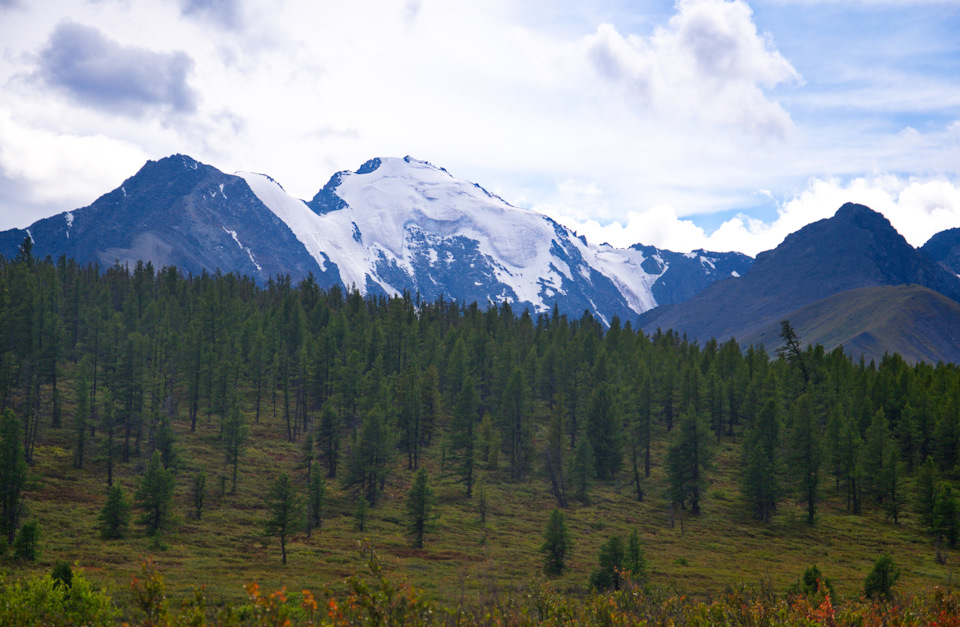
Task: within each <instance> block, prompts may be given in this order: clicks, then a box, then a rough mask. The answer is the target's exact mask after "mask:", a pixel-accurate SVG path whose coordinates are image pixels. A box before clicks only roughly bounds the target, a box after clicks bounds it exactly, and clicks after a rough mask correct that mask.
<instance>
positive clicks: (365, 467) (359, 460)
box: [344, 407, 393, 506]
mask: <svg viewBox="0 0 960 627" xmlns="http://www.w3.org/2000/svg"><path fill="white" fill-rule="evenodd" d="M392 456H393V439H392V437H391V433H390V430H389V428H388V426H387V424H386V421H385V419H384V415H383V410H382V409H380V408H379V407H374V408H373V409H371V410H370V411H369V412H367V413H366V415H365V416H364V418H363V424H362V425H361V427H360V432H359V433H358V434H357V436H356V437H355V438H354V441H353V444H352V445H351V447H350V461H349V463H348V465H347V472H346V476H345V477H344V483H345V484H346V485H347V486H348V487H353V488H357V489H358V490H359V491H360V493H361V494H363V495H364V496H365V497H366V499H367V502H368V503H369V504H370V505H371V506H376V504H377V501H378V500H379V497H380V493H381V492H382V491H383V486H384V484H385V482H386V479H387V475H388V474H389V472H390V461H391V459H392Z"/></svg>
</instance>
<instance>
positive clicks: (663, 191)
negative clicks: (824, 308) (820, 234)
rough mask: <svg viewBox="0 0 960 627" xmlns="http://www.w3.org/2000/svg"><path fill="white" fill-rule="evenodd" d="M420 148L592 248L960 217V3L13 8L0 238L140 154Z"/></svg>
mask: <svg viewBox="0 0 960 627" xmlns="http://www.w3.org/2000/svg"><path fill="white" fill-rule="evenodd" d="M176 153H181V154H188V155H190V156H191V157H193V158H195V159H197V160H199V161H202V162H204V163H208V164H210V165H213V166H214V167H217V168H218V169H220V170H222V171H224V172H228V173H232V172H235V171H253V172H262V173H266V174H269V175H270V176H271V177H273V178H274V179H276V180H277V181H278V182H279V183H280V184H281V185H283V186H284V188H285V189H286V190H287V192H289V193H290V194H292V195H294V196H296V197H299V198H305V199H309V198H312V197H313V195H314V194H315V193H316V192H317V190H318V189H320V188H321V187H322V186H323V184H324V183H326V181H327V180H328V179H329V178H330V176H331V175H332V174H333V173H335V172H337V171H340V170H356V169H357V168H358V167H359V166H360V165H361V164H362V163H363V162H365V161H367V160H368V159H371V158H373V157H386V156H396V157H400V156H405V155H411V156H413V157H415V158H417V159H423V160H426V161H430V162H431V163H433V164H435V165H438V166H442V167H444V168H446V169H447V170H448V171H449V172H450V173H451V174H452V175H453V176H456V177H457V178H462V179H466V180H469V181H472V182H475V183H478V184H480V185H482V186H483V187H484V188H486V189H488V190H489V191H491V192H493V193H496V194H498V195H500V196H501V197H502V198H504V199H505V200H506V201H508V202H510V203H512V204H514V205H517V206H519V207H523V208H528V209H532V210H535V211H539V212H542V213H545V214H547V215H549V216H551V217H552V218H554V219H556V220H557V221H558V222H561V223H563V224H566V225H567V226H569V227H571V228H573V229H575V230H576V231H578V232H579V233H581V234H583V235H585V236H586V237H587V238H588V239H589V240H590V241H593V242H597V243H600V242H609V243H610V244H612V245H615V246H628V245H631V244H634V243H643V244H653V245H657V246H660V247H663V248H669V249H671V250H676V251H682V252H686V251H689V250H693V249H697V248H705V249H708V250H715V251H727V250H739V251H742V252H745V253H747V254H750V255H755V254H756V253H758V252H760V251H762V250H767V249H770V248H773V247H775V246H776V245H777V244H779V243H780V241H782V240H783V238H784V237H785V236H786V235H787V234H788V233H790V232H793V231H795V230H797V229H798V228H800V227H802V226H803V225H805V224H807V223H809V222H812V221H815V220H818V219H822V218H825V217H829V216H831V215H832V214H833V213H834V212H835V211H836V209H837V208H838V207H839V206H840V205H841V204H843V203H844V202H848V201H849V202H860V203H863V204H866V205H868V206H870V207H872V208H873V209H875V210H877V211H880V212H882V213H883V214H884V215H886V216H887V217H888V218H889V219H890V221H891V222H892V223H893V225H894V226H895V227H896V228H897V230H899V231H900V233H901V234H903V236H904V237H905V238H906V239H907V241H909V242H910V243H911V244H913V245H915V246H919V245H922V244H923V243H924V242H925V241H926V240H927V239H928V238H929V237H930V236H931V235H933V234H935V233H937V232H939V231H941V230H944V229H947V228H953V227H960V0H949V1H937V0H677V1H676V2H673V1H663V0H643V1H640V0H633V1H627V0H595V1H592V2H583V1H582V0H552V1H550V2H542V1H541V0H534V1H525V0H512V1H510V0H457V1H456V2H450V1H449V0H352V1H350V2H327V1H321V2H308V1H305V0H304V1H299V2H298V1H293V0H271V1H269V2H266V1H260V0H136V1H134V0H85V1H84V0H0V229H8V228H14V227H18V228H23V227H26V226H28V225H29V224H31V223H32V222H34V221H35V220H37V219H40V218H42V217H46V216H50V215H54V214H57V213H60V212H62V211H68V210H72V209H75V208H78V207H83V206H86V205H89V204H90V203H92V202H93V201H94V200H95V199H96V198H97V197H99V196H100V195H102V194H104V193H107V192H108V191H110V190H112V189H115V188H116V187H118V186H120V184H121V183H122V182H123V180H125V179H126V178H128V177H130V176H132V175H133V174H134V173H136V171H137V170H138V169H139V168H140V167H141V166H142V165H143V164H144V162H146V161H147V160H149V159H154V160H156V159H159V158H162V157H165V156H167V155H171V154H176Z"/></svg>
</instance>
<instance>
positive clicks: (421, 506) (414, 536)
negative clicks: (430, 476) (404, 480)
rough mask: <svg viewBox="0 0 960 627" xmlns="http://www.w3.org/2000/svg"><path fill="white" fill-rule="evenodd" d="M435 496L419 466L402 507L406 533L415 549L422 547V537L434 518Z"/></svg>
mask: <svg viewBox="0 0 960 627" xmlns="http://www.w3.org/2000/svg"><path fill="white" fill-rule="evenodd" d="M435 505H436V497H435V496H434V495H433V489H432V488H431V487H430V484H429V482H428V481H427V471H426V469H425V468H423V467H421V468H420V469H419V470H417V472H416V474H415V475H414V476H413V485H412V486H410V491H409V492H408V493H407V500H406V503H405V504H404V506H405V507H404V508H405V511H406V514H407V533H408V535H409V536H410V542H411V544H413V547H414V548H416V549H422V548H423V537H424V535H425V534H426V533H427V531H428V530H429V529H430V526H431V523H432V521H433V518H434V514H433V509H434V506H435Z"/></svg>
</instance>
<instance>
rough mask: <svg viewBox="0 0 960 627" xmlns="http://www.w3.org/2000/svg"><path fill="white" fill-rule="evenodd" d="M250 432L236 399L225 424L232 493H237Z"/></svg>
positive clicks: (226, 460)
mask: <svg viewBox="0 0 960 627" xmlns="http://www.w3.org/2000/svg"><path fill="white" fill-rule="evenodd" d="M249 434H250V431H249V429H248V428H247V424H246V421H245V420H244V417H243V412H242V411H240V400H239V399H238V398H234V400H233V402H232V403H231V404H230V411H229V412H228V413H227V418H226V420H224V422H223V439H222V440H221V442H222V445H223V453H224V461H225V463H226V464H227V466H228V467H229V468H230V471H231V477H232V482H231V487H230V493H231V494H235V493H236V492H237V472H238V468H239V466H240V456H241V455H242V454H243V450H244V448H245V447H246V444H247V438H248V437H249Z"/></svg>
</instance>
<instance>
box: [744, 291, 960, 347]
mask: <svg viewBox="0 0 960 627" xmlns="http://www.w3.org/2000/svg"><path fill="white" fill-rule="evenodd" d="M784 317H785V318H786V319H788V320H790V324H791V325H792V326H793V328H794V330H795V331H796V332H797V334H798V335H799V336H800V338H801V341H802V342H803V344H805V345H806V344H814V345H816V344H822V345H823V347H824V348H825V349H826V350H827V351H831V350H833V349H834V348H836V347H838V346H843V348H844V351H845V352H846V353H847V354H849V355H851V356H852V357H853V358H854V359H859V358H860V357H861V356H862V357H863V358H864V359H865V360H866V361H870V360H874V361H876V362H877V363H879V361H880V359H882V358H883V355H884V353H899V354H900V356H901V357H903V358H904V359H905V360H906V361H907V362H910V363H915V362H918V361H926V362H929V363H936V362H938V361H943V362H945V363H960V303H957V302H956V301H954V300H951V299H949V298H947V297H946V296H944V295H942V294H938V293H937V292H934V291H933V290H930V289H928V288H925V287H920V286H919V285H895V286H879V287H862V288H857V289H853V290H847V291H845V292H840V293H839V294H834V295H832V296H828V297H827V298H824V299H822V300H819V301H817V302H815V303H812V304H810V305H807V306H806V307H802V308H800V309H798V310H796V311H793V312H790V313H788V314H786V315H785V316H784ZM779 334H780V324H779V322H772V323H770V324H767V325H766V326H764V327H763V328H761V329H759V330H757V331H755V332H753V333H750V334H747V335H745V336H743V337H741V338H738V339H740V340H741V341H742V342H743V343H744V344H745V345H750V344H763V345H764V346H766V347H767V348H769V349H773V348H775V347H777V346H779V345H780V343H781V342H780V338H779Z"/></svg>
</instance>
